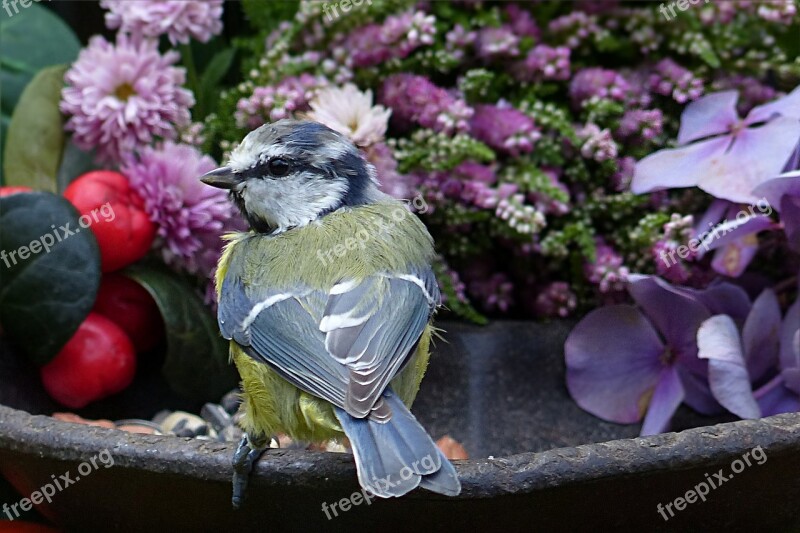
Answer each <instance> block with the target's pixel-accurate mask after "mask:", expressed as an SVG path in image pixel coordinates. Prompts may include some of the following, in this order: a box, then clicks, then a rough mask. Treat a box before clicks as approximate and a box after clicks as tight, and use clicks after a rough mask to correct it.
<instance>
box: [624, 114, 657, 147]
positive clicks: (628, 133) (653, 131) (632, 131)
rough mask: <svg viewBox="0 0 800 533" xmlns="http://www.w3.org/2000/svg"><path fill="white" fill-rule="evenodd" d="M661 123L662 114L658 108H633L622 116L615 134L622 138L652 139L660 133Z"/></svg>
mask: <svg viewBox="0 0 800 533" xmlns="http://www.w3.org/2000/svg"><path fill="white" fill-rule="evenodd" d="M663 125H664V114H663V113H662V112H661V110H660V109H633V110H631V111H626V112H625V114H624V115H623V116H622V120H620V123H619V129H618V130H617V135H619V136H620V137H621V138H623V139H632V138H633V139H635V140H642V141H652V140H653V139H654V138H655V137H657V136H658V135H661V132H662V130H663Z"/></svg>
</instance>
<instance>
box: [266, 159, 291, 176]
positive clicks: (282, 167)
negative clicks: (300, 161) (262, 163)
mask: <svg viewBox="0 0 800 533" xmlns="http://www.w3.org/2000/svg"><path fill="white" fill-rule="evenodd" d="M267 168H268V169H269V173H270V174H272V175H273V176H278V177H280V176H285V175H286V174H288V173H289V162H288V161H287V160H285V159H281V158H280V157H276V158H275V159H270V161H269V163H268V164H267Z"/></svg>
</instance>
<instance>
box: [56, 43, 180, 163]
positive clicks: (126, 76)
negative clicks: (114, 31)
mask: <svg viewBox="0 0 800 533" xmlns="http://www.w3.org/2000/svg"><path fill="white" fill-rule="evenodd" d="M177 60H178V54H177V53H175V52H167V53H166V54H165V55H163V56H162V55H160V54H159V53H158V46H157V44H156V43H155V42H149V41H142V42H138V43H137V42H133V41H132V40H131V39H129V38H128V37H127V36H125V35H119V36H118V37H117V43H116V45H114V44H112V43H109V42H108V41H106V40H105V39H104V38H103V37H100V36H97V37H93V38H92V39H91V41H89V46H88V47H86V48H85V49H83V50H82V51H81V53H80V55H79V56H78V60H77V61H75V63H73V65H72V68H70V69H69V70H68V71H67V73H66V75H65V76H64V79H65V80H66V82H67V87H65V88H64V90H63V92H62V94H61V97H62V100H61V111H62V112H63V113H65V114H66V115H71V118H70V119H69V120H68V121H67V124H66V126H65V127H66V130H67V131H71V132H73V136H72V139H73V141H74V142H75V144H76V145H78V147H79V148H81V149H84V150H91V149H93V148H97V152H98V157H99V158H100V159H102V160H104V161H112V162H118V161H120V160H121V159H122V158H123V156H125V155H126V154H130V153H131V152H132V151H133V150H134V149H135V148H138V147H140V146H146V145H148V144H150V143H151V142H152V141H153V140H154V139H155V138H156V137H161V138H165V139H174V138H175V136H176V128H181V127H184V126H187V125H188V124H189V122H190V119H191V117H190V115H189V108H190V107H191V106H193V105H194V96H193V95H192V93H191V91H188V90H186V89H184V88H182V87H181V84H182V83H183V82H184V79H185V72H184V70H183V69H181V68H177V67H174V66H172V65H173V64H174V63H175V62H176V61H177Z"/></svg>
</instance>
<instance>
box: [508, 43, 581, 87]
mask: <svg viewBox="0 0 800 533" xmlns="http://www.w3.org/2000/svg"><path fill="white" fill-rule="evenodd" d="M570 53H571V50H570V49H569V48H567V47H566V46H559V47H556V48H553V47H550V46H547V45H546V44H540V45H537V46H535V47H534V48H533V49H531V50H530V51H529V52H528V55H527V56H526V57H525V59H523V60H522V61H520V62H518V63H517V64H516V65H514V68H513V72H514V75H515V76H516V77H517V79H520V80H522V81H546V80H547V81H549V80H558V81H564V80H568V79H569V76H570V62H569V56H570Z"/></svg>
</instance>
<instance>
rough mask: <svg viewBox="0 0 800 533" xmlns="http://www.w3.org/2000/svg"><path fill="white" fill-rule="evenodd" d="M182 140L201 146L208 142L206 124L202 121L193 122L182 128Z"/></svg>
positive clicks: (182, 141)
mask: <svg viewBox="0 0 800 533" xmlns="http://www.w3.org/2000/svg"><path fill="white" fill-rule="evenodd" d="M180 142H181V143H183V144H191V145H192V146H201V145H202V144H203V143H204V142H206V135H205V124H203V123H202V122H192V123H191V124H189V126H187V127H186V128H184V129H183V130H181V132H180Z"/></svg>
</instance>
